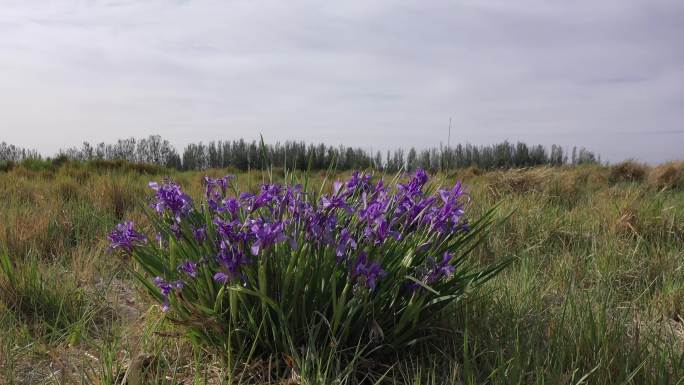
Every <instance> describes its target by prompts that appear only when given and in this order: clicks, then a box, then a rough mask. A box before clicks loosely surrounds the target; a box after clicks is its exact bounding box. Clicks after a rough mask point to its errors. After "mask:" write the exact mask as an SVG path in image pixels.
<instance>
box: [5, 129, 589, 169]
mask: <svg viewBox="0 0 684 385" xmlns="http://www.w3.org/2000/svg"><path fill="white" fill-rule="evenodd" d="M40 157H41V156H40V154H38V152H36V151H35V150H27V149H21V148H18V147H16V146H13V145H8V144H6V143H4V142H3V143H2V144H0V161H11V162H19V161H22V160H24V159H29V158H40ZM57 157H58V158H60V159H68V160H72V161H91V160H108V161H116V160H124V161H128V162H132V163H146V164H154V165H159V166H164V167H169V168H174V169H179V170H203V169H207V168H228V167H231V168H235V169H237V170H243V171H245V170H248V169H254V168H261V167H263V166H264V165H265V164H269V165H273V166H275V167H285V168H288V169H297V170H306V169H308V168H311V169H313V170H322V169H327V168H328V167H329V166H330V165H331V164H332V163H333V162H334V164H335V166H336V167H337V169H339V170H350V169H366V168H376V169H382V170H385V171H388V172H396V171H399V170H401V169H404V170H414V169H416V168H423V169H426V170H431V171H437V170H446V169H455V168H465V167H470V166H476V167H479V168H482V169H497V168H520V167H531V166H539V165H550V166H560V165H565V164H573V165H576V164H585V163H600V161H601V159H600V156H597V155H596V154H594V153H593V152H591V151H589V150H587V149H585V148H580V149H577V148H573V149H572V152H571V153H567V152H566V151H564V150H563V148H562V147H561V146H558V145H552V146H551V147H550V148H547V147H544V146H542V145H534V146H530V145H527V144H525V143H520V142H518V143H515V144H513V143H510V142H508V141H504V142H502V143H498V144H494V145H472V144H458V145H456V146H454V147H440V148H429V149H421V150H416V149H415V148H413V147H412V148H410V149H409V150H408V151H405V150H404V149H396V150H394V151H386V152H384V153H383V152H380V151H376V152H371V151H367V150H364V149H361V148H358V147H356V148H355V147H349V146H339V147H333V146H329V145H326V144H323V143H320V144H317V145H316V144H307V143H305V142H301V141H286V142H284V143H281V142H277V143H275V144H262V143H260V142H257V141H256V140H254V141H249V142H248V141H245V140H244V139H238V140H232V141H231V140H219V141H211V142H208V143H206V144H205V143H202V142H199V143H191V144H188V145H187V146H185V148H184V149H183V151H182V153H178V152H177V151H176V149H175V147H174V146H173V145H172V144H171V143H170V142H169V141H168V140H166V139H163V138H162V137H161V136H159V135H152V136H149V137H147V138H143V139H135V138H128V139H120V140H118V141H117V142H116V143H109V144H107V143H99V144H97V145H91V144H90V143H88V142H83V144H82V145H81V147H71V148H67V149H64V150H60V151H59V154H58V155H57Z"/></svg>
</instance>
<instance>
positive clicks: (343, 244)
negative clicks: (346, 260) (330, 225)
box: [335, 228, 356, 262]
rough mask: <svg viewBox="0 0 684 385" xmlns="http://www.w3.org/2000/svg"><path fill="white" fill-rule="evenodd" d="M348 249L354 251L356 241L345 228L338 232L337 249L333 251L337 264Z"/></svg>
mask: <svg viewBox="0 0 684 385" xmlns="http://www.w3.org/2000/svg"><path fill="white" fill-rule="evenodd" d="M349 249H352V250H354V249H356V241H355V240H354V238H352V236H351V235H350V233H349V230H347V229H346V228H344V229H342V231H340V238H339V239H338V241H337V248H336V249H335V255H336V256H337V260H338V262H339V261H340V260H341V259H342V258H343V257H344V255H345V254H346V253H347V250H349Z"/></svg>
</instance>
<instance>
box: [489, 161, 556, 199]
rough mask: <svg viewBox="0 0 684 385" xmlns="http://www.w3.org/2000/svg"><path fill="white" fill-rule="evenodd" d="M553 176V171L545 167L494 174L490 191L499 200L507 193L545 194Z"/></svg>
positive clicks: (492, 174)
mask: <svg viewBox="0 0 684 385" xmlns="http://www.w3.org/2000/svg"><path fill="white" fill-rule="evenodd" d="M551 174H552V170H551V169H550V168H545V167H539V168H530V169H518V170H507V171H496V172H492V173H491V176H490V178H491V182H490V190H491V191H492V193H493V194H494V196H495V197H497V198H500V197H501V196H503V195H504V194H505V193H514V194H524V193H531V192H543V191H544V190H545V189H546V188H547V187H548V184H549V181H550V180H551Z"/></svg>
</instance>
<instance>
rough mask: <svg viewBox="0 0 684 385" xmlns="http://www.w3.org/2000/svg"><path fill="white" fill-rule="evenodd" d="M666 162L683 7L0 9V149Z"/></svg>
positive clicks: (463, 4) (28, 3)
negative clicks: (556, 156) (540, 153)
mask: <svg viewBox="0 0 684 385" xmlns="http://www.w3.org/2000/svg"><path fill="white" fill-rule="evenodd" d="M449 118H451V119H452V121H453V123H452V125H453V131H452V139H451V141H452V143H454V142H459V141H460V142H470V143H476V144H487V143H493V142H498V141H502V140H504V139H508V140H510V141H518V140H520V141H526V142H529V143H542V144H551V143H558V144H561V145H563V146H567V147H571V146H575V145H576V146H585V147H587V148H589V149H592V150H595V151H597V152H599V153H600V154H602V156H603V158H604V159H608V160H613V161H615V160H620V159H624V158H628V157H634V158H637V159H641V160H644V161H649V162H659V161H664V160H668V159H672V158H684V151H683V150H682V145H684V125H683V124H682V122H684V1H682V0H640V1H637V0H601V1H596V0H578V1H565V0H520V1H513V0H465V1H440V0H412V1H388V0H376V1H368V0H364V1H300V0H287V1H282V0H277V1H276V0H274V1H257V0H250V1H242V0H237V1H229V0H220V1H210V0H207V1H202V0H186V1H180V0H176V1H171V0H130V1H129V0H118V1H116V0H110V1H95V0H80V1H76V0H62V1H58V0H51V1H48V0H0V141H6V142H9V143H14V144H17V145H21V146H27V147H33V148H37V149H38V150H40V151H42V152H44V153H46V154H51V153H54V152H55V151H56V150H57V149H58V148H60V147H66V146H70V145H78V144H80V143H81V142H82V141H84V140H87V141H89V142H91V143H95V142H100V141H106V142H111V141H114V140H116V139H117V138H123V137H129V136H135V137H143V136H147V135H149V134H161V135H162V136H163V137H165V138H167V139H169V140H170V141H172V142H173V143H174V144H175V145H176V147H179V148H182V147H183V146H184V145H185V144H187V143H188V142H195V141H205V142H206V141H209V140H214V139H233V138H237V137H245V138H247V139H253V138H257V137H258V135H259V133H262V134H263V135H264V137H265V138H266V140H267V141H270V142H274V141H277V140H286V139H298V140H306V141H316V142H319V141H324V142H326V143H329V144H333V145H337V144H348V145H355V146H362V147H364V148H373V149H374V150H375V149H384V148H387V147H399V146H401V147H407V146H411V145H413V146H416V147H431V146H438V145H439V143H440V142H446V141H447V133H448V125H449Z"/></svg>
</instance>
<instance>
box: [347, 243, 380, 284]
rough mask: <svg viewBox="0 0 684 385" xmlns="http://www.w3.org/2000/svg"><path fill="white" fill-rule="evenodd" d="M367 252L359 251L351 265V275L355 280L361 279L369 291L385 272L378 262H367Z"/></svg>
mask: <svg viewBox="0 0 684 385" xmlns="http://www.w3.org/2000/svg"><path fill="white" fill-rule="evenodd" d="M367 256H368V255H367V254H366V253H365V252H361V253H360V254H359V256H358V258H357V259H356V262H355V263H354V265H353V266H352V270H351V276H352V278H354V279H356V280H357V281H361V282H362V283H363V285H365V286H366V287H367V288H369V289H370V290H371V291H372V290H375V288H376V287H377V282H378V280H380V279H381V278H383V277H385V276H386V275H387V272H385V271H384V270H382V268H381V267H380V264H379V263H377V262H371V263H370V264H369V263H368V262H367V260H366V259H367Z"/></svg>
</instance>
